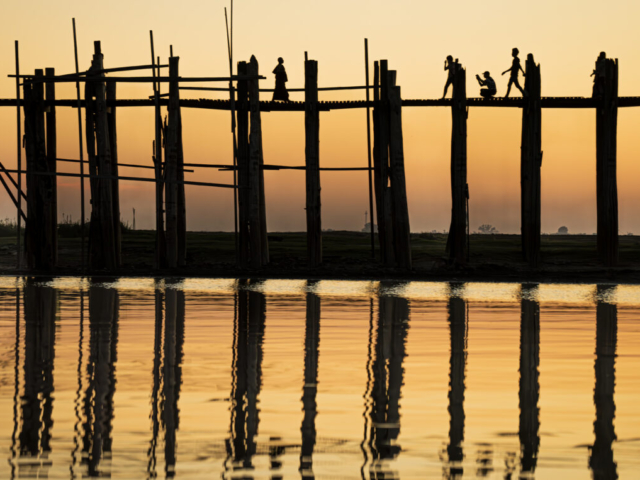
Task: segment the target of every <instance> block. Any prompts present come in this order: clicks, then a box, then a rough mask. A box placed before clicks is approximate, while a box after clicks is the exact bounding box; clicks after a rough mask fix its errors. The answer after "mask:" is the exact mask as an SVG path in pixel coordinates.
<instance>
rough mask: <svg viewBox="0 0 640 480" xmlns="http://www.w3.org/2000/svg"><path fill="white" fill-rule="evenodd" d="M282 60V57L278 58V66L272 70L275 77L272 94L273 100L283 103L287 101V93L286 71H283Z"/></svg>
mask: <svg viewBox="0 0 640 480" xmlns="http://www.w3.org/2000/svg"><path fill="white" fill-rule="evenodd" d="M283 64H284V60H283V59H282V57H280V58H278V65H277V66H276V68H274V69H273V73H274V74H275V75H276V89H275V91H274V92H273V100H274V101H275V100H282V101H283V102H288V101H289V92H288V91H287V86H286V85H285V83H287V81H288V78H287V71H286V70H285V69H284V65H283Z"/></svg>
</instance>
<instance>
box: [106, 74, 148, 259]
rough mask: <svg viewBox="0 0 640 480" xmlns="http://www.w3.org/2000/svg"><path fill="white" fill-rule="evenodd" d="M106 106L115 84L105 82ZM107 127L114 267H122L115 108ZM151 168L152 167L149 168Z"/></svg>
mask: <svg viewBox="0 0 640 480" xmlns="http://www.w3.org/2000/svg"><path fill="white" fill-rule="evenodd" d="M106 93H107V104H108V103H109V102H110V101H115V100H116V83H115V82H110V81H107V90H106ZM107 123H108V127H109V148H110V150H111V174H112V178H111V201H112V206H113V232H114V241H115V254H116V265H117V266H118V267H119V266H120V265H122V227H121V223H120V182H119V180H118V166H119V163H118V132H117V127H116V107H115V106H112V107H108V108H107ZM149 168H153V167H149Z"/></svg>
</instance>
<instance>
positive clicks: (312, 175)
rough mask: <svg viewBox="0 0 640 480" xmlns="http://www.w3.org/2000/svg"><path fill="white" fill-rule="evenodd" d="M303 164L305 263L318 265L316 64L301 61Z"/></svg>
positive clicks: (319, 202) (320, 250)
mask: <svg viewBox="0 0 640 480" xmlns="http://www.w3.org/2000/svg"><path fill="white" fill-rule="evenodd" d="M304 71H305V86H304V94H305V115H304V118H305V164H306V183H307V185H306V187H307V188H306V190H307V262H308V265H309V267H317V266H318V265H320V264H321V263H322V215H321V201H320V112H319V111H318V62H317V61H316V60H305V62H304Z"/></svg>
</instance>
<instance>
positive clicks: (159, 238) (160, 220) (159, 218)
mask: <svg viewBox="0 0 640 480" xmlns="http://www.w3.org/2000/svg"><path fill="white" fill-rule="evenodd" d="M149 37H150V41H151V64H152V65H153V68H152V72H153V73H152V74H153V78H154V79H155V78H156V69H155V65H156V59H155V53H154V48H153V30H150V31H149ZM159 63H160V62H158V64H159ZM158 87H159V84H158V83H155V82H154V84H153V96H154V106H155V115H154V119H155V143H154V144H153V149H154V156H153V163H154V165H155V167H156V268H162V267H164V266H165V263H166V247H165V238H164V216H163V213H164V212H163V189H164V187H163V178H162V119H161V117H160V97H159V92H158Z"/></svg>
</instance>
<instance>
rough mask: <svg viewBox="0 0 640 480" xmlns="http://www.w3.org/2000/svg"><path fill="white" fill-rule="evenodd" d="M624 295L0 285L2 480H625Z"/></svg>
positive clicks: (347, 286) (241, 285) (508, 286)
mask: <svg viewBox="0 0 640 480" xmlns="http://www.w3.org/2000/svg"><path fill="white" fill-rule="evenodd" d="M639 312H640V287H639V286H622V285H620V286H616V285H557V284H555V285H549V284H545V285H528V284H524V285H520V284H515V283H430V282H408V283H402V282H361V281H359V282H348V281H318V282H312V281H299V280H291V281H285V280H267V281H236V280H228V279H185V280H157V279H111V280H103V279H94V280H88V279H77V278H53V279H42V278H39V279H22V278H15V277H0V452H2V455H4V457H5V461H2V462H0V478H26V477H29V478H34V477H35V478H44V477H48V478H72V477H86V476H106V477H111V478H152V477H171V476H175V477H176V478H243V479H246V478H255V479H258V478H265V479H266V478H269V479H278V478H284V479H286V478H309V479H310V478H318V479H323V478H327V479H329V478H331V479H333V478H344V479H347V478H349V479H350V478H354V479H358V478H365V479H374V478H376V479H382V478H384V479H387V478H402V479H406V478H440V477H444V478H459V477H463V478H472V477H477V476H483V477H487V478H519V477H520V478H523V477H524V478H532V477H538V478H545V479H547V478H552V479H553V478H558V479H566V478H598V479H608V478H618V477H620V478H638V477H640V315H639Z"/></svg>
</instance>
